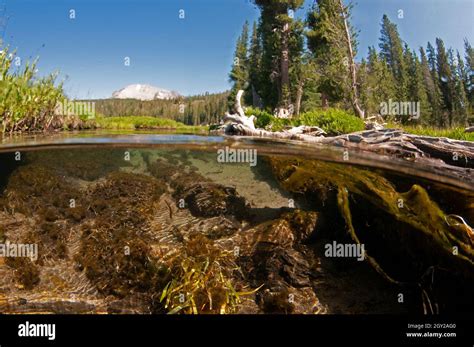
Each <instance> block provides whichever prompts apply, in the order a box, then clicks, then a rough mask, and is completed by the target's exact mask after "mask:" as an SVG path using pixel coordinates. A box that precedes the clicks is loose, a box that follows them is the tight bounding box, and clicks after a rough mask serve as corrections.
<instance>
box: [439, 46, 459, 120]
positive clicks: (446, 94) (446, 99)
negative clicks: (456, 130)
mask: <svg viewBox="0 0 474 347" xmlns="http://www.w3.org/2000/svg"><path fill="white" fill-rule="evenodd" d="M436 70H437V75H438V84H439V89H440V90H441V96H442V100H443V110H444V114H445V115H446V116H445V117H443V119H442V122H443V124H442V125H443V126H445V125H446V124H447V125H449V126H452V125H453V114H454V102H453V95H454V93H455V90H454V89H455V88H454V84H453V73H452V70H451V66H450V65H449V59H448V54H447V52H446V48H445V46H444V42H443V40H441V39H440V38H436Z"/></svg>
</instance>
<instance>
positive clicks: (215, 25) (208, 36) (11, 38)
mask: <svg viewBox="0 0 474 347" xmlns="http://www.w3.org/2000/svg"><path fill="white" fill-rule="evenodd" d="M5 3H6V9H7V14H8V16H9V21H8V24H7V27H6V31H5V41H6V42H7V43H8V44H9V45H10V46H11V47H15V48H17V49H18V55H19V56H20V57H22V59H23V60H25V59H28V58H29V57H36V56H39V57H40V63H39V71H40V74H46V73H49V72H52V71H55V70H59V71H60V72H61V76H62V78H64V77H65V76H68V77H67V80H66V84H65V87H66V92H67V93H68V95H69V96H70V97H73V98H105V97H109V96H110V95H111V94H112V92H113V91H115V90H117V89H120V88H122V87H124V86H125V85H128V84H132V83H147V84H152V85H156V86H159V87H163V88H167V89H173V90H176V91H178V92H180V93H181V94H183V95H191V94H198V93H203V92H206V91H209V92H219V91H224V90H226V89H228V88H229V86H230V85H229V83H228V72H229V69H230V65H231V63H232V58H233V51H234V45H235V40H236V38H237V36H238V35H239V34H240V31H241V28H242V25H243V23H244V22H245V20H249V21H253V20H256V19H258V10H257V9H256V7H255V6H254V5H253V4H252V2H251V1H250V0H0V5H2V4H5ZM310 3H311V1H307V3H306V4H305V9H303V10H301V11H299V12H298V13H297V15H299V16H304V14H305V11H306V9H307V8H308V7H309V6H310ZM70 9H74V10H75V11H76V18H75V19H74V20H71V19H70V18H69V11H70ZM181 9H183V10H184V11H185V18H184V19H180V18H179V11H180V10H181ZM399 9H403V11H404V18H403V19H399V18H397V15H398V10H399ZM0 13H1V12H0ZM384 13H387V14H388V15H389V17H390V18H391V19H392V20H393V21H394V22H396V23H397V24H398V26H399V31H400V33H401V35H402V38H403V39H404V40H405V41H406V42H407V43H408V44H409V45H410V46H411V47H418V46H420V45H426V42H427V41H428V40H429V41H432V42H434V39H435V38H436V37H441V38H443V39H444V41H445V43H446V45H447V46H452V47H454V48H455V49H460V50H462V49H463V38H465V37H466V38H468V39H469V40H470V41H471V43H472V44H474V24H473V23H474V1H472V0H358V1H357V3H356V5H355V8H354V12H353V15H354V20H353V24H354V25H355V26H356V27H357V28H358V30H359V31H360V36H359V39H360V45H359V55H360V56H362V55H365V54H366V52H367V47H368V46H369V45H378V38H379V36H380V21H381V18H382V15H383V14H384ZM125 57H130V66H125V65H124V58H125Z"/></svg>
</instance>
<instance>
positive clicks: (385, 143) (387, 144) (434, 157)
mask: <svg viewBox="0 0 474 347" xmlns="http://www.w3.org/2000/svg"><path fill="white" fill-rule="evenodd" d="M242 94H243V91H239V93H238V94H237V100H236V105H237V106H236V114H233V115H230V114H227V115H226V116H225V117H224V122H225V124H224V125H223V126H222V127H221V128H219V129H218V130H217V132H218V133H221V134H225V135H237V136H252V137H263V138H274V139H280V140H281V139H283V140H294V141H302V142H306V143H315V144H325V145H333V146H337V147H344V148H348V149H354V150H362V151H367V152H373V153H377V154H382V155H389V156H394V157H397V158H403V159H408V160H411V161H416V162H419V163H426V164H427V165H430V166H436V167H437V168H438V169H444V168H445V169H446V171H447V172H451V173H453V174H454V175H455V176H457V177H460V178H462V179H465V180H466V179H467V180H468V181H472V182H473V183H474V178H473V176H474V174H473V172H472V169H474V142H470V141H459V140H452V139H448V138H438V137H429V136H420V135H413V134H408V133H405V132H403V131H402V130H397V129H372V130H365V131H361V132H355V133H351V134H344V135H339V136H331V137H326V136H324V135H325V132H324V131H323V130H322V129H319V128H317V127H309V126H301V127H295V128H293V129H289V130H284V131H278V132H273V131H268V130H264V129H256V128H255V126H254V123H253V120H254V119H255V117H253V116H250V117H247V116H246V115H245V113H244V111H243V108H242V106H241V102H240V98H241V97H242Z"/></svg>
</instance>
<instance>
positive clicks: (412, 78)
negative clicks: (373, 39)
mask: <svg viewBox="0 0 474 347" xmlns="http://www.w3.org/2000/svg"><path fill="white" fill-rule="evenodd" d="M404 59H405V68H406V72H407V90H406V95H407V96H408V97H409V100H410V101H411V102H419V103H420V116H422V117H423V118H424V119H425V120H426V119H429V116H430V115H431V112H432V110H431V107H430V105H429V102H428V95H427V91H426V87H425V84H424V76H423V71H422V68H421V63H420V61H419V60H418V56H417V55H416V53H415V52H412V51H411V50H410V48H409V47H408V45H405V52H404ZM405 120H406V121H408V120H410V119H409V118H408V119H405Z"/></svg>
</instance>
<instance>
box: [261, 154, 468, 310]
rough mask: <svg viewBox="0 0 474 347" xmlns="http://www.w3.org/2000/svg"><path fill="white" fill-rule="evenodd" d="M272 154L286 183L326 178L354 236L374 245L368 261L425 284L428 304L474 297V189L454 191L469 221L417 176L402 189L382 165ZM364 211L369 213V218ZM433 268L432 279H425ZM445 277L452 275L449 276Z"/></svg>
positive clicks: (309, 183)
mask: <svg viewBox="0 0 474 347" xmlns="http://www.w3.org/2000/svg"><path fill="white" fill-rule="evenodd" d="M270 162H271V165H272V169H273V172H274V173H275V175H276V177H277V178H278V179H279V180H280V182H281V183H282V185H283V186H284V187H285V188H286V189H287V190H290V191H293V192H297V193H311V192H313V191H314V188H315V187H317V186H318V185H325V186H326V187H327V189H333V190H335V191H337V205H338V207H339V211H340V213H341V215H342V217H343V218H344V221H345V225H346V229H347V231H348V233H349V235H350V237H351V238H352V240H353V241H354V242H356V243H358V244H361V243H362V242H363V241H364V243H365V244H368V245H369V246H368V247H369V248H368V250H367V251H366V258H367V260H368V262H369V263H370V265H371V266H372V267H374V269H375V270H376V271H377V272H378V273H379V274H380V275H381V276H382V277H383V278H385V279H386V280H387V281H389V282H392V283H395V284H397V285H402V286H407V285H412V286H420V287H421V290H422V296H423V305H424V310H425V312H426V311H427V310H428V311H429V313H438V312H439V307H441V306H443V304H444V303H443V302H442V301H443V300H448V301H449V300H450V299H453V297H452V296H453V295H456V296H459V297H461V298H463V299H465V300H466V302H469V304H470V305H472V295H471V294H472V291H471V289H469V288H472V284H473V283H474V282H473V280H474V271H473V270H474V268H473V267H474V247H473V245H474V232H473V230H472V228H471V227H470V226H469V225H468V223H470V224H472V223H473V220H472V216H473V215H472V213H473V205H472V202H473V201H474V194H472V193H462V192H456V193H457V194H458V195H459V196H458V197H457V201H458V205H461V206H459V209H460V210H462V211H465V212H467V213H466V216H465V217H466V219H467V222H466V221H465V220H464V218H462V217H461V216H457V215H447V214H445V213H444V212H443V211H442V210H441V209H440V207H439V206H438V205H437V203H436V202H434V201H433V200H432V199H431V198H430V196H429V194H428V192H427V191H426V190H425V189H424V188H423V187H421V186H420V185H418V184H412V185H411V187H410V189H409V190H408V191H404V192H399V191H397V189H396V187H395V185H394V184H393V183H392V182H390V181H389V180H387V179H386V178H384V177H383V176H381V175H379V174H378V173H376V172H374V171H369V170H364V169H360V168H357V167H352V166H351V167H348V166H345V165H340V164H329V163H325V162H316V161H301V160H297V159H296V160H288V159H286V160H285V159H279V158H271V159H270ZM368 210H370V212H368ZM361 211H365V212H361ZM365 216H368V217H369V218H366V219H365V220H364V218H363V217H365ZM361 217H362V218H361ZM374 224H376V225H375V227H371V226H373V225H374ZM434 273H436V278H437V281H436V282H435V281H434V275H433V274H434ZM439 273H441V274H440V276H438V274H439ZM430 275H432V276H433V278H432V280H431V283H429V284H426V283H424V281H425V280H426V277H429V276H430ZM443 277H447V278H448V279H446V282H445V283H442V280H443ZM438 279H440V281H439V282H438ZM463 286H465V289H464V290H461V291H457V289H459V287H460V288H462V287H463ZM447 288H451V293H449V294H447V293H446V292H445V293H443V294H444V295H450V296H451V297H444V298H441V297H440V296H441V295H440V293H439V292H440V291H443V290H444V291H446V289H447ZM454 288H456V289H454ZM433 291H438V293H436V294H435V293H432V292H433ZM428 292H430V293H428ZM437 294H438V295H437ZM430 295H433V296H430ZM433 298H437V299H438V300H440V301H439V303H438V302H432V301H431V299H433ZM437 299H433V300H437ZM459 305H462V303H461V304H459ZM435 311H436V312H435Z"/></svg>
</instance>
